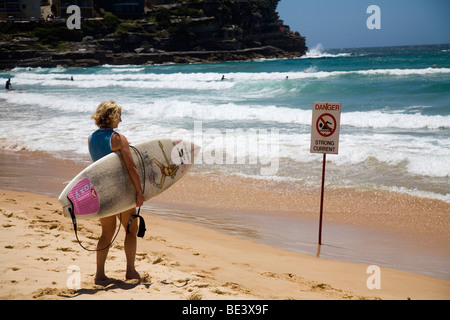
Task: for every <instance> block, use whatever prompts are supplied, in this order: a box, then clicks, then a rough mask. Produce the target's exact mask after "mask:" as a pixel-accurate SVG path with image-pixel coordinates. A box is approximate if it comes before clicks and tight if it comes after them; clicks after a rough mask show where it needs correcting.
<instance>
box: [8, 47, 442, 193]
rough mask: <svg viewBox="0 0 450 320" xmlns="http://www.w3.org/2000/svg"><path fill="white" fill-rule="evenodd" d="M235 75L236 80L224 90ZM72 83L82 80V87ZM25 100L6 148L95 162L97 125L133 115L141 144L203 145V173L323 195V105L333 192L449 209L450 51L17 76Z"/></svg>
mask: <svg viewBox="0 0 450 320" xmlns="http://www.w3.org/2000/svg"><path fill="white" fill-rule="evenodd" d="M222 76H225V80H223V81H222V80H221V79H222ZM71 77H73V79H74V80H73V81H71ZM8 78H11V83H12V85H13V87H14V88H23V89H26V91H24V92H18V91H12V92H6V91H4V92H0V104H1V107H0V118H1V120H0V121H1V127H2V130H0V148H3V149H12V150H20V149H26V150H30V151H46V152H50V153H53V154H55V155H56V156H62V157H66V158H71V159H75V160H79V159H85V158H86V157H87V154H88V150H87V137H88V135H89V134H90V132H92V131H93V130H95V125H94V123H93V121H92V120H90V115H91V114H92V113H93V112H94V110H95V108H96V107H97V105H98V104H99V103H100V102H102V101H104V100H109V99H112V100H115V101H117V102H118V103H119V104H120V105H122V106H123V108H124V110H123V117H122V119H123V122H122V123H121V125H120V126H119V132H121V133H123V134H125V135H126V136H127V138H128V140H129V141H131V142H132V143H136V142H139V141H143V140H147V139H150V138H156V137H162V136H174V137H175V136H176V137H179V136H183V137H185V138H186V137H187V138H190V139H191V140H193V141H194V142H197V143H199V144H201V146H202V150H203V152H202V153H201V154H200V158H199V159H197V160H198V163H200V164H199V165H197V166H196V167H195V168H194V170H195V171H196V172H197V173H199V174H201V173H203V172H219V173H222V174H226V175H241V176H250V177H254V178H258V179H271V180H277V181H281V182H284V183H287V184H292V183H295V184H300V185H305V186H306V187H312V186H313V187H317V186H318V183H320V175H321V162H322V156H321V155H319V154H311V153H310V151H309V150H310V134H311V117H312V115H311V110H312V103H313V102H314V101H330V102H341V103H342V114H341V127H340V142H339V154H338V155H329V156H328V157H327V161H328V163H327V180H326V183H327V187H331V188H333V187H350V188H359V189H382V190H392V191H396V192H402V193H410V194H415V195H419V196H422V197H431V198H438V199H442V200H444V201H446V202H450V192H449V182H450V181H449V176H450V161H449V160H450V45H433V46H408V47H386V48H357V49H341V50H320V49H312V50H310V51H309V52H308V54H307V55H306V56H304V57H301V58H298V59H277V60H258V61H247V62H227V63H214V64H186V65H159V66H135V65H125V66H123V65H122V66H112V65H104V66H99V67H91V68H63V67H58V68H48V69H45V68H34V69H32V70H29V69H28V68H15V69H13V70H10V71H3V72H1V73H0V81H3V82H6V80H7V79H8Z"/></svg>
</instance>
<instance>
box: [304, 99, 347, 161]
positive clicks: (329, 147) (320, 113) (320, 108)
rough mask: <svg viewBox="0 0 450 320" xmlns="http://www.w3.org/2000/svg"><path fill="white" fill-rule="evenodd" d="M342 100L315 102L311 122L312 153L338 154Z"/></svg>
mask: <svg viewBox="0 0 450 320" xmlns="http://www.w3.org/2000/svg"><path fill="white" fill-rule="evenodd" d="M340 119H341V103H340V102H314V103H313V112H312V122H311V150H310V151H311V153H324V154H325V153H330V154H338V149H339V125H340V124H339V122H340Z"/></svg>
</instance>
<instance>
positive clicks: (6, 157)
mask: <svg viewBox="0 0 450 320" xmlns="http://www.w3.org/2000/svg"><path fill="white" fill-rule="evenodd" d="M0 160H1V162H2V166H3V167H4V168H5V169H6V170H5V172H8V173H7V174H5V172H0V189H9V190H18V191H23V192H33V193H40V194H45V195H49V196H52V197H55V198H57V196H58V195H59V193H60V192H61V190H62V189H63V187H64V185H65V183H67V182H68V181H70V180H71V179H72V178H73V177H74V176H75V175H76V174H77V173H78V172H79V171H81V170H82V169H84V168H85V167H87V166H88V165H89V164H90V162H89V161H87V160H85V159H84V158H81V159H80V162H79V163H75V162H73V161H72V160H64V159H61V158H54V157H53V156H52V155H50V154H48V153H44V152H28V151H20V152H13V151H7V150H1V151H0ZM2 171H3V170H2ZM8 175H9V176H8ZM319 201H320V190H316V189H304V188H303V187H302V186H296V185H286V184H282V183H278V182H270V181H264V182H263V181H259V180H254V179H250V178H242V177H235V176H233V177H230V176H226V179H224V176H222V175H221V174H212V173H208V174H202V173H201V170H200V169H198V168H197V169H196V168H195V167H194V169H191V171H190V172H188V174H187V175H186V176H185V177H184V178H183V179H181V180H180V181H179V182H178V183H177V184H175V185H174V186H172V187H171V188H169V189H168V190H166V191H165V192H164V193H162V194H160V195H158V196H156V197H154V198H152V199H151V200H150V201H148V202H146V203H145V204H144V206H143V207H142V212H143V213H144V214H149V215H153V216H156V217H162V218H168V219H170V220H173V221H180V222H188V223H193V224H196V225H200V226H204V227H207V228H209V229H214V230H216V231H219V232H224V233H226V234H230V235H233V236H238V237H241V238H245V239H248V240H252V241H256V242H259V243H264V244H267V245H271V246H274V247H278V248H281V249H285V250H289V251H293V252H299V253H306V254H309V255H311V256H316V255H317V253H318V252H320V257H323V258H326V259H334V260H345V261H349V262H356V263H366V262H367V263H370V262H371V261H375V262H377V263H380V265H382V266H386V267H393V268H396V269H400V270H405V271H409V272H416V273H421V274H425V275H430V276H434V277H439V278H442V279H447V280H450V274H449V272H448V267H449V265H450V247H449V246H448V244H450V204H449V203H446V202H443V201H441V200H436V199H428V198H419V197H415V196H411V195H405V194H397V193H393V192H388V191H368V190H364V191H358V190H354V189H353V190H352V189H350V190H349V189H332V188H329V189H328V190H326V191H325V202H324V215H323V235H322V239H323V241H322V244H323V245H322V246H321V247H320V246H318V244H317V243H318V239H317V236H318V228H319V203H320V202H319ZM424 261H425V262H424Z"/></svg>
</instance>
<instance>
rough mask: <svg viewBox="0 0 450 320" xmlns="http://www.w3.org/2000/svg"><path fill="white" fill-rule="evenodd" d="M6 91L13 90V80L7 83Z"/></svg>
mask: <svg viewBox="0 0 450 320" xmlns="http://www.w3.org/2000/svg"><path fill="white" fill-rule="evenodd" d="M5 89H6V90H11V89H12V85H11V79H8V81H6V84H5Z"/></svg>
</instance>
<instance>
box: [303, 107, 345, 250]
mask: <svg viewBox="0 0 450 320" xmlns="http://www.w3.org/2000/svg"><path fill="white" fill-rule="evenodd" d="M340 121H341V103H340V102H313V112H312V122H311V149H310V152H311V153H323V164H322V189H321V195H320V219H319V245H321V244H322V217H323V197H324V190H325V165H326V159H327V153H330V154H338V150H339V127H340Z"/></svg>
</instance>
